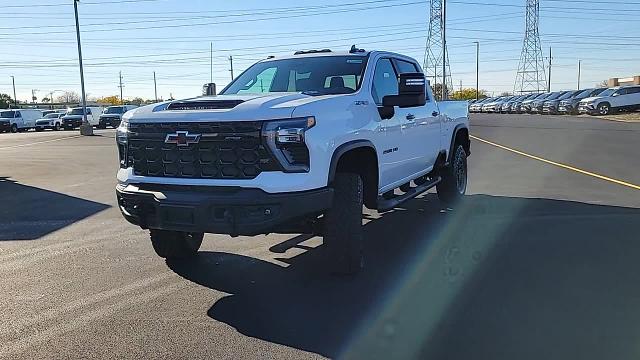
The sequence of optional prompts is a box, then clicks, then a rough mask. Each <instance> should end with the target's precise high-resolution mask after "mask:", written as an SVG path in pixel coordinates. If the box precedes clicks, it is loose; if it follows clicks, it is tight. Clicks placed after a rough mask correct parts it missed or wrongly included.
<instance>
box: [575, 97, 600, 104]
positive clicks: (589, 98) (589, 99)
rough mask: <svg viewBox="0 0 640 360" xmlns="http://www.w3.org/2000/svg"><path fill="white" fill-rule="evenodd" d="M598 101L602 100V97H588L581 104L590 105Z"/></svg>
mask: <svg viewBox="0 0 640 360" xmlns="http://www.w3.org/2000/svg"><path fill="white" fill-rule="evenodd" d="M598 99H602V96H592V97H588V98H585V99H582V100H580V102H581V103H588V102H592V101H595V100H598Z"/></svg>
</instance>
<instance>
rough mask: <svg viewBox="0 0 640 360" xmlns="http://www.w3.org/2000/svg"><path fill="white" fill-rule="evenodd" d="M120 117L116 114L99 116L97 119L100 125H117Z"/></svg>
mask: <svg viewBox="0 0 640 360" xmlns="http://www.w3.org/2000/svg"><path fill="white" fill-rule="evenodd" d="M120 121H121V120H120V118H119V117H116V116H101V117H100V120H99V124H100V126H107V125H109V126H118V125H120Z"/></svg>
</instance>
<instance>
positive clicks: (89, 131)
mask: <svg viewBox="0 0 640 360" xmlns="http://www.w3.org/2000/svg"><path fill="white" fill-rule="evenodd" d="M78 1H80V0H73V10H74V13H75V16H76V38H77V39H78V62H79V64H80V88H81V89H82V125H81V126H80V134H81V135H86V136H89V135H93V126H92V125H91V124H89V121H88V120H87V96H86V92H85V90H84V68H83V67H82V45H81V42H80V21H79V20H78Z"/></svg>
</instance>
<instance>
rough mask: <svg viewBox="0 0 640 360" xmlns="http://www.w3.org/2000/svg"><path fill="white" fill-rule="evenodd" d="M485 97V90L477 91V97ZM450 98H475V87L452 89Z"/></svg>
mask: <svg viewBox="0 0 640 360" xmlns="http://www.w3.org/2000/svg"><path fill="white" fill-rule="evenodd" d="M486 97H487V92H486V91H484V90H480V91H478V98H479V99H484V98H486ZM451 98H452V99H453V100H475V98H476V89H473V88H465V89H462V90H458V91H454V92H453V94H451Z"/></svg>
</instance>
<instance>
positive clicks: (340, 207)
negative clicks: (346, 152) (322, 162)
mask: <svg viewBox="0 0 640 360" xmlns="http://www.w3.org/2000/svg"><path fill="white" fill-rule="evenodd" d="M333 190H334V194H333V206H332V207H331V209H329V210H327V212H326V213H325V214H324V245H325V246H326V247H327V250H328V251H327V255H328V256H329V259H328V260H329V261H330V263H331V264H332V265H334V266H333V269H332V270H333V272H335V273H340V274H355V273H357V272H359V271H360V270H361V269H362V267H363V266H364V258H363V251H362V247H363V244H362V243H363V234H362V205H363V193H364V185H363V183H362V178H361V177H360V175H358V174H354V173H338V174H336V178H335V180H334V182H333Z"/></svg>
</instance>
